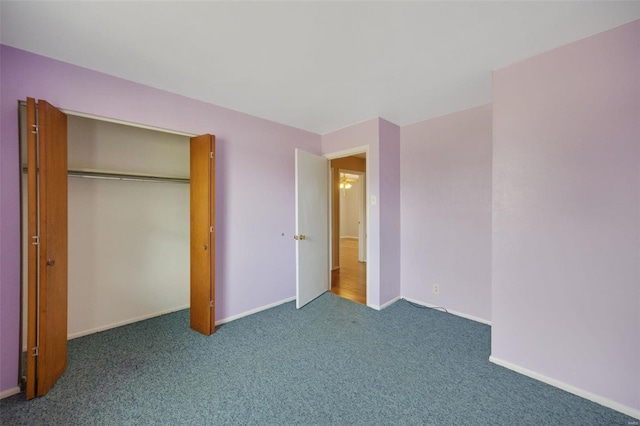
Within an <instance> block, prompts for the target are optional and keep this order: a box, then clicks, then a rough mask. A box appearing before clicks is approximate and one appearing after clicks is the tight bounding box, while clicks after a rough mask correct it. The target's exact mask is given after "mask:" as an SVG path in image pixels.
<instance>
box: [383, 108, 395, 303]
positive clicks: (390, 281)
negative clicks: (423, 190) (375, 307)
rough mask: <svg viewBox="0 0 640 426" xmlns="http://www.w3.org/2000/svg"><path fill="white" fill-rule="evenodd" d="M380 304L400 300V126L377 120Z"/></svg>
mask: <svg viewBox="0 0 640 426" xmlns="http://www.w3.org/2000/svg"><path fill="white" fill-rule="evenodd" d="M378 126H379V135H380V138H379V139H380V141H379V147H380V148H379V149H380V197H379V199H378V203H379V204H380V305H382V306H384V305H385V304H386V303H388V302H390V301H392V300H393V299H395V298H396V297H400V127H398V126H396V125H395V124H393V123H390V122H389V121H386V120H384V119H382V118H381V119H379V121H378Z"/></svg>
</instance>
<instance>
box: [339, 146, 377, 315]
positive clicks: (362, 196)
mask: <svg viewBox="0 0 640 426" xmlns="http://www.w3.org/2000/svg"><path fill="white" fill-rule="evenodd" d="M330 167H331V194H330V198H331V215H330V222H331V224H330V228H331V232H330V240H331V241H330V247H331V290H330V291H331V292H332V293H334V294H336V295H338V296H340V297H343V298H345V299H348V300H351V301H353V302H356V303H361V304H363V305H366V304H367V262H366V259H367V247H368V244H367V243H366V240H367V208H366V205H367V203H366V199H367V197H366V194H367V185H366V176H367V173H366V171H367V155H366V151H365V152H358V153H353V154H349V155H344V156H340V157H335V158H332V159H331V162H330Z"/></svg>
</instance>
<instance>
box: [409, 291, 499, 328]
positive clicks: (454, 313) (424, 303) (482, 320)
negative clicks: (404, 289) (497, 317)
mask: <svg viewBox="0 0 640 426" xmlns="http://www.w3.org/2000/svg"><path fill="white" fill-rule="evenodd" d="M402 299H404V300H406V301H407V302H411V303H415V304H416V305H422V306H426V307H428V308H442V306H438V305H432V304H431V303H427V302H422V301H420V300H416V299H411V298H409V297H402ZM446 309H447V312H448V313H450V314H451V315H455V316H457V317H461V318H465V319H468V320H471V321H475V322H479V323H482V324H486V325H491V321H489V320H486V319H484V318H480V317H475V316H473V315H467V314H464V313H462V312H458V311H454V310H452V309H449V308H446ZM442 312H444V311H442Z"/></svg>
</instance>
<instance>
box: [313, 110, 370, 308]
mask: <svg viewBox="0 0 640 426" xmlns="http://www.w3.org/2000/svg"><path fill="white" fill-rule="evenodd" d="M365 121H367V120H365ZM347 127H349V126H347ZM363 153H364V154H365V166H364V170H365V175H364V176H365V188H366V191H367V204H366V215H367V216H366V217H367V219H366V228H367V229H366V239H365V241H366V246H367V254H366V260H367V300H366V303H367V306H368V307H370V308H374V309H377V308H376V307H375V306H374V305H373V304H372V303H371V279H370V278H369V277H371V262H369V255H370V254H371V238H369V236H370V235H371V220H370V219H371V212H370V209H369V206H370V204H371V203H370V202H369V200H370V199H371V191H370V190H369V188H371V182H369V176H370V175H371V173H369V158H370V155H369V145H362V146H357V147H354V148H349V149H345V150H343V151H336V152H330V153H327V154H324V156H325V157H326V158H327V159H329V160H333V159H335V158H342V157H349V156H350V155H354V154H363ZM329 198H330V199H331V197H329ZM329 206H331V205H330V204H329ZM329 224H330V225H329V236H328V238H332V237H331V235H333V231H332V229H331V221H329ZM329 242H331V240H329ZM329 247H331V244H329ZM329 256H331V251H329ZM376 266H378V265H376ZM378 308H379V306H378Z"/></svg>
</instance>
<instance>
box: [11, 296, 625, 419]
mask: <svg viewBox="0 0 640 426" xmlns="http://www.w3.org/2000/svg"><path fill="white" fill-rule="evenodd" d="M490 332H491V329H490V327H488V326H486V325H482V324H478V323H475V322H473V321H469V320H465V319H462V318H459V317H456V316H453V315H449V314H446V313H442V312H439V311H435V310H432V309H419V308H416V307H413V306H411V305H410V304H409V303H407V302H405V301H399V302H396V303H394V304H393V305H391V306H390V307H388V308H387V309H385V310H383V311H381V312H378V311H375V310H372V309H369V308H366V307H365V306H362V305H358V304H355V303H352V302H349V301H347V300H344V299H341V298H339V297H337V296H334V295H333V294H328V293H327V294H325V295H323V296H321V297H320V298H318V299H316V300H315V301H313V302H312V303H311V304H309V305H308V306H306V307H304V308H303V309H301V310H296V309H295V305H294V303H293V302H291V303H286V304H284V305H281V306H278V307H275V308H272V309H269V310H266V311H263V312H260V313H257V314H255V315H251V316H249V317H246V318H242V319H239V320H236V321H233V322H231V323H228V324H225V325H222V326H220V327H219V329H218V330H217V332H216V333H215V334H214V335H212V336H210V337H204V336H202V335H200V334H198V333H195V332H193V331H191V330H190V329H189V313H188V311H180V312H177V313H173V314H168V315H163V316H161V317H157V318H154V319H150V320H147V321H141V322H138V323H135V324H131V325H127V326H124V327H120V328H117V329H113V330H108V331H104V332H101V333H97V334H93V335H90V336H86V337H82V338H79V339H75V340H71V341H70V342H69V360H68V368H67V371H66V372H65V373H64V375H63V376H62V378H61V379H60V380H59V381H58V383H57V384H56V385H55V386H54V387H53V388H52V389H51V390H50V391H49V393H48V394H47V395H46V396H44V397H41V398H36V399H34V400H31V401H25V399H24V395H23V394H19V395H15V396H13V397H10V398H6V399H4V400H2V401H1V402H0V421H1V423H2V425H146V424H157V425H160V424H167V425H191V424H193V425H204V424H214V425H223V424H241V425H245V424H255V425H285V424H286V425H289V424H292V425H294V424H295V425H325V424H332V425H351V424H358V425H390V424H394V425H396V424H427V425H628V424H633V423H630V422H634V421H635V419H633V418H630V417H627V416H625V415H623V414H621V413H618V412H616V411H613V410H610V409H608V408H605V407H602V406H600V405H598V404H595V403H593V402H590V401H587V400H585V399H582V398H579V397H577V396H575V395H572V394H569V393H567V392H564V391H562V390H559V389H556V388H554V387H551V386H548V385H546V384H544V383H541V382H538V381H536V380H533V379H530V378H527V377H525V376H522V375H520V374H517V373H515V372H512V371H510V370H507V369H505V368H502V367H499V366H496V365H494V364H492V363H490V362H489V361H488V358H489V354H490Z"/></svg>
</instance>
